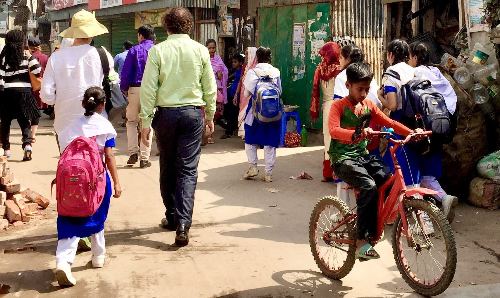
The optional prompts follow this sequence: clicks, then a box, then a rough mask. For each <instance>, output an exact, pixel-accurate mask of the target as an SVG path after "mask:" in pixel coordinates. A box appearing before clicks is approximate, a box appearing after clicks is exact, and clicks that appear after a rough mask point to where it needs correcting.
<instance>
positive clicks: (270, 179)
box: [262, 174, 273, 183]
mask: <svg viewBox="0 0 500 298" xmlns="http://www.w3.org/2000/svg"><path fill="white" fill-rule="evenodd" d="M262 181H264V182H267V183H271V182H273V175H271V174H266V175H264V176H263V177H262Z"/></svg>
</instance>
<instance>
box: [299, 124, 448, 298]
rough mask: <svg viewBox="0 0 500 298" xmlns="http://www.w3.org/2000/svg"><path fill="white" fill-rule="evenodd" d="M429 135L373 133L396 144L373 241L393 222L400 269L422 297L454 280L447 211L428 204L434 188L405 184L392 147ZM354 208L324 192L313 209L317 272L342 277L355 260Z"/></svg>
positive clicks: (311, 238)
mask: <svg viewBox="0 0 500 298" xmlns="http://www.w3.org/2000/svg"><path fill="white" fill-rule="evenodd" d="M430 134H431V132H423V133H415V134H411V135H409V136H408V137H407V138H406V139H404V140H396V139H393V138H392V137H391V134H390V133H387V132H374V133H373V135H378V136H381V135H384V136H387V137H388V138H389V142H391V143H392V144H393V145H394V146H392V147H391V148H390V153H391V157H392V160H393V162H394V173H393V175H392V176H391V177H390V178H389V179H388V180H387V181H386V182H385V183H384V184H383V185H382V186H381V187H380V188H379V190H378V222H377V235H376V237H375V238H376V239H375V240H374V241H373V242H372V243H371V244H372V245H375V244H376V243H377V242H378V241H380V238H381V237H382V235H383V230H384V226H385V224H386V223H390V222H394V228H393V233H392V247H393V253H394V259H395V261H396V265H397V267H398V270H399V272H400V273H401V275H402V277H403V279H404V280H405V282H406V283H407V284H408V285H409V286H410V287H411V288H412V289H413V290H415V291H416V292H417V293H420V294H422V295H426V296H433V295H438V294H441V293H442V292H444V291H445V290H446V289H447V288H448V287H449V285H450V283H451V282H452V280H453V277H454V275H455V269H456V265H457V249H456V246H455V239H454V236H453V232H452V230H451V227H450V224H449V223H448V221H447V220H446V218H445V216H444V215H443V213H442V212H441V211H440V210H439V208H437V207H436V206H435V205H434V204H433V203H431V201H432V197H433V196H434V195H436V192H435V191H433V190H430V189H426V188H411V189H408V188H407V187H406V184H405V181H404V178H403V173H402V171H401V167H400V165H399V164H398V160H397V158H396V151H397V149H398V148H400V147H402V146H404V145H405V144H407V143H408V142H410V141H411V140H412V139H414V138H420V137H424V136H429V135H430ZM387 193H389V194H388V195H387ZM354 209H355V208H354ZM354 209H353V210H349V208H348V207H347V205H346V204H345V203H344V202H343V201H342V200H340V199H339V198H337V197H334V196H327V197H324V198H322V199H321V200H320V201H319V202H318V203H317V204H316V206H315V207H314V210H313V212H312V214H311V218H310V222H309V244H310V247H311V252H312V254H313V256H314V260H315V261H316V264H317V265H318V267H319V268H320V270H321V272H322V273H323V274H324V275H325V276H327V277H329V278H333V279H341V278H343V277H345V276H346V275H347V274H349V272H350V271H351V270H352V267H353V266H354V263H355V261H356V240H357V239H356V217H357V216H356V213H355V210H354ZM394 220H395V221H394Z"/></svg>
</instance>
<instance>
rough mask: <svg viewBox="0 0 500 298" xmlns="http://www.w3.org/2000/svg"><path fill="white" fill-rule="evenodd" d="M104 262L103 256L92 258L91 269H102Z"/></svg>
mask: <svg viewBox="0 0 500 298" xmlns="http://www.w3.org/2000/svg"><path fill="white" fill-rule="evenodd" d="M105 260H106V257H105V256H98V257H94V256H93V257H92V267H94V268H102V267H104V262H105Z"/></svg>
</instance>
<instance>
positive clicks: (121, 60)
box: [115, 40, 134, 79]
mask: <svg viewBox="0 0 500 298" xmlns="http://www.w3.org/2000/svg"><path fill="white" fill-rule="evenodd" d="M133 46H134V44H133V43H132V42H131V41H128V40H127V41H125V42H124V43H123V52H121V53H120V54H117V55H116V56H115V70H116V71H117V72H118V74H119V75H120V76H121V73H122V69H123V65H124V64H125V59H126V58H127V55H128V51H129V50H130V49H131V48H132V47H133ZM120 79H121V77H120Z"/></svg>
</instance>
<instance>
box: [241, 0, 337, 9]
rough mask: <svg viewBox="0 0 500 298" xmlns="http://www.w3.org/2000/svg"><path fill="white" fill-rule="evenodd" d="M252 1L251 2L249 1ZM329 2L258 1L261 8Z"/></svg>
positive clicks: (318, 0)
mask: <svg viewBox="0 0 500 298" xmlns="http://www.w3.org/2000/svg"><path fill="white" fill-rule="evenodd" d="M249 1H252V0H249ZM323 2H330V1H327V0H260V6H261V7H274V6H281V5H294V4H307V3H323Z"/></svg>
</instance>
